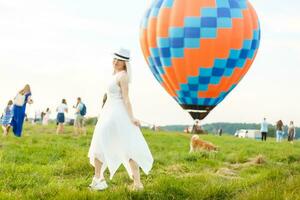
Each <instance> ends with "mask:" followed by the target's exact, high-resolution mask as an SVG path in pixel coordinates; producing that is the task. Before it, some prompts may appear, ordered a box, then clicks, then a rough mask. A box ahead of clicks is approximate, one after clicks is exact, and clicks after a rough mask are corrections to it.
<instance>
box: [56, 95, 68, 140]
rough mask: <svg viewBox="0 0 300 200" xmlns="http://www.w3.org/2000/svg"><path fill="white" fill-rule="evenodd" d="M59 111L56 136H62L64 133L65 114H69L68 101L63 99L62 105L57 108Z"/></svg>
mask: <svg viewBox="0 0 300 200" xmlns="http://www.w3.org/2000/svg"><path fill="white" fill-rule="evenodd" d="M56 111H57V118H56V120H57V129H56V134H62V133H63V132H64V123H65V113H68V106H67V101H66V100H65V99H63V100H62V101H61V104H60V105H59V106H58V107H57V108H56Z"/></svg>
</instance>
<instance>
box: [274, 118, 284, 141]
mask: <svg viewBox="0 0 300 200" xmlns="http://www.w3.org/2000/svg"><path fill="white" fill-rule="evenodd" d="M283 134H284V125H283V122H282V121H281V120H279V121H278V122H277V123H276V142H281V141H282V138H283Z"/></svg>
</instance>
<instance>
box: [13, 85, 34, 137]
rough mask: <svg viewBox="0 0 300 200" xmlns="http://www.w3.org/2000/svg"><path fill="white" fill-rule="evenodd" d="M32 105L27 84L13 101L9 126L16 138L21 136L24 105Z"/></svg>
mask: <svg viewBox="0 0 300 200" xmlns="http://www.w3.org/2000/svg"><path fill="white" fill-rule="evenodd" d="M32 103H33V100H32V99H31V89H30V86H29V85H28V84H27V85H25V87H24V88H23V89H22V90H20V91H19V92H18V94H17V96H16V97H15V99H14V106H13V118H12V120H11V126H12V127H13V132H14V134H15V136H17V137H21V135H22V130H23V123H24V119H25V111H26V105H27V104H32Z"/></svg>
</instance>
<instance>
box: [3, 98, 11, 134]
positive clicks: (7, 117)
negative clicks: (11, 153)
mask: <svg viewBox="0 0 300 200" xmlns="http://www.w3.org/2000/svg"><path fill="white" fill-rule="evenodd" d="M12 117H13V101H12V100H9V102H8V104H7V106H6V108H5V109H4V114H3V118H2V120H1V124H2V130H3V135H4V136H7V135H8V133H9V129H10V123H11V119H12Z"/></svg>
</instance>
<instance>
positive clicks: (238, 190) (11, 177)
mask: <svg viewBox="0 0 300 200" xmlns="http://www.w3.org/2000/svg"><path fill="white" fill-rule="evenodd" d="M92 131H93V127H89V128H88V136H82V137H73V136H72V128H71V127H67V129H66V134H64V135H59V136H57V135H55V134H53V133H54V132H55V127H54V126H53V125H50V126H48V127H42V126H39V125H37V126H32V125H26V127H25V131H24V135H23V137H22V138H16V137H14V136H11V135H10V136H9V137H7V138H2V137H0V199H5V200H8V199H64V200H67V199H157V200H161V199H207V200H208V199H209V200H210V199H255V200H256V199H293V200H294V199H300V193H299V192H300V143H299V142H296V143H295V144H293V145H292V144H289V143H287V142H283V143H280V144H278V143H276V142H275V141H274V140H268V141H267V142H266V143H265V142H261V141H254V140H248V139H238V138H234V137H232V136H222V137H217V136H212V135H206V136H202V138H203V139H205V140H207V141H210V142H212V143H214V144H216V145H217V146H219V147H220V151H219V152H218V153H208V152H199V153H193V154H189V153H188V152H189V140H190V135H186V134H180V133H165V132H155V133H154V132H152V131H149V130H144V131H143V133H144V135H145V138H146V140H147V141H148V143H149V146H150V149H151V151H152V154H153V156H154V160H155V162H154V166H153V169H152V171H151V173H150V175H148V176H145V175H144V174H142V181H143V183H144V185H145V190H144V191H142V192H134V191H131V190H129V189H128V185H130V184H131V180H130V179H129V177H128V175H127V173H126V171H125V170H124V168H123V167H121V168H120V169H119V170H118V172H117V173H116V175H115V176H114V179H113V180H112V181H108V184H109V189H108V190H106V191H103V192H92V191H90V190H89V189H88V187H87V186H88V185H89V183H90V181H91V178H92V176H93V168H92V167H91V166H90V165H89V161H88V158H87V152H88V148H89V144H90V140H91V136H92ZM259 154H261V155H263V157H264V158H265V160H266V162H265V163H264V164H261V165H254V164H253V165H247V164H243V163H245V162H247V161H248V160H249V159H250V158H253V157H256V156H258V155H259ZM227 171H229V172H232V174H230V173H227ZM106 176H107V177H108V174H106Z"/></svg>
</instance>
